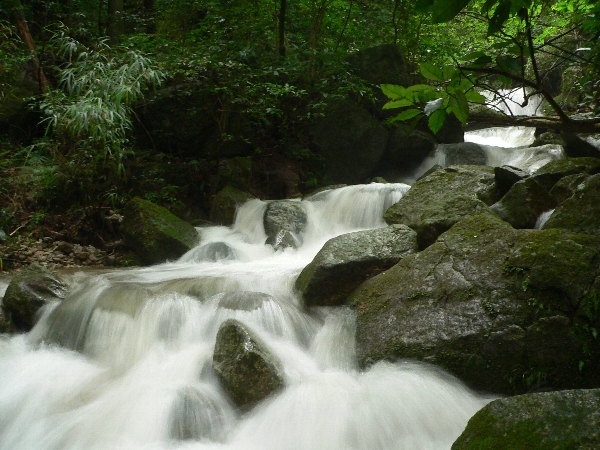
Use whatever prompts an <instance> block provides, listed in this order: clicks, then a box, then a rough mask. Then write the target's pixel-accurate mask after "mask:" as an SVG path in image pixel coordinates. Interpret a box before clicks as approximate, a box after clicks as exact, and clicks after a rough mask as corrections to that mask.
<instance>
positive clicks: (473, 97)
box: [465, 89, 487, 104]
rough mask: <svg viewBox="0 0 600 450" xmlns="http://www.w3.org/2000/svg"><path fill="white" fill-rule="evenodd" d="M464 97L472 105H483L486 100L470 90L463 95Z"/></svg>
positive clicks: (473, 90)
mask: <svg viewBox="0 0 600 450" xmlns="http://www.w3.org/2000/svg"><path fill="white" fill-rule="evenodd" d="M465 97H467V100H468V101H470V102H472V103H480V104H483V103H485V101H486V100H487V98H485V97H484V96H483V95H481V94H480V93H479V92H477V91H476V90H475V89H471V90H470V91H467V92H466V93H465Z"/></svg>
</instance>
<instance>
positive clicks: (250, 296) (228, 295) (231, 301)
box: [219, 291, 274, 311]
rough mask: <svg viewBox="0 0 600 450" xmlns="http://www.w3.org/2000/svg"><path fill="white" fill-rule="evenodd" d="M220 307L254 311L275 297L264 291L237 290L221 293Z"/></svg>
mask: <svg viewBox="0 0 600 450" xmlns="http://www.w3.org/2000/svg"><path fill="white" fill-rule="evenodd" d="M220 295H221V298H220V300H219V308H225V309H230V310H233V311H254V310H257V309H259V308H261V307H262V306H263V304H264V303H265V302H269V301H273V300H274V299H273V297H272V296H271V295H269V294H265V293H264V292H254V291H237V292H224V293H223V294H220Z"/></svg>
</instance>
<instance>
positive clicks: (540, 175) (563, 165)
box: [533, 157, 600, 191]
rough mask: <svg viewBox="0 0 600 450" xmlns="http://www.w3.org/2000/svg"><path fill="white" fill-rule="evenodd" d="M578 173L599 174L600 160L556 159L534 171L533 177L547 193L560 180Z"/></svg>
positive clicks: (590, 158) (584, 158)
mask: <svg viewBox="0 0 600 450" xmlns="http://www.w3.org/2000/svg"><path fill="white" fill-rule="evenodd" d="M578 173H588V174H590V175H593V174H596V173H600V158H592V157H581V158H565V159H556V160H554V161H550V162H549V163H547V164H546V165H544V166H542V167H540V168H539V169H538V170H536V172H535V173H534V174H533V177H534V178H535V179H536V180H537V181H538V183H540V184H541V185H542V186H543V187H544V188H545V189H546V190H548V191H549V190H550V189H552V187H553V186H554V185H555V184H556V182H557V181H558V180H560V179H561V178H564V177H566V176H567V175H573V174H578Z"/></svg>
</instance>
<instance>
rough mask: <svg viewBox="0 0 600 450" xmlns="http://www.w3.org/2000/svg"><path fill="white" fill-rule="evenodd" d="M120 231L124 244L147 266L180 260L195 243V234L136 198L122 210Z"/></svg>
mask: <svg viewBox="0 0 600 450" xmlns="http://www.w3.org/2000/svg"><path fill="white" fill-rule="evenodd" d="M123 216H124V218H123V222H122V223H121V227H120V230H121V232H122V233H123V235H124V237H125V243H126V244H127V246H128V247H130V248H131V249H132V250H134V251H135V252H136V254H137V255H138V256H139V257H140V261H141V262H142V264H146V265H150V264H157V263H162V262H165V261H167V260H173V259H177V258H179V257H180V256H181V255H183V254H184V253H185V252H187V251H188V250H190V249H192V248H193V247H194V246H195V245H196V244H197V242H198V232H197V231H196V229H195V228H194V227H193V226H192V225H190V224H189V223H187V222H185V221H183V220H181V219H180V218H178V217H176V216H175V215H173V214H171V213H170V212H169V211H168V210H167V209H165V208H163V207H162V206H158V205H156V204H154V203H152V202H149V201H147V200H143V199H141V198H139V197H134V198H133V199H131V200H130V201H129V202H128V203H127V204H126V205H125V208H124V209H123Z"/></svg>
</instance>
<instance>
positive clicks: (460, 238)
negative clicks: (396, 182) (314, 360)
mask: <svg viewBox="0 0 600 450" xmlns="http://www.w3.org/2000/svg"><path fill="white" fill-rule="evenodd" d="M599 275H600V238H597V237H595V236H589V235H585V234H575V233H571V232H569V231H566V230H559V229H554V230H546V231H539V230H515V229H513V228H512V227H511V226H510V225H508V224H507V223H506V222H503V221H501V220H500V219H499V218H497V217H495V216H493V215H491V214H488V215H479V216H473V217H469V218H467V219H464V220H462V221H461V222H458V223H457V224H456V225H454V226H453V227H452V228H451V229H450V230H449V231H447V232H446V233H444V234H443V235H441V236H440V237H439V239H438V240H437V241H436V243H434V244H433V245H431V246H430V247H429V248H427V249H426V250H424V251H422V252H420V253H417V254H413V255H409V256H407V257H406V258H404V259H403V260H401V261H400V262H399V263H398V264H396V265H395V266H393V267H392V268H390V269H388V270H387V271H385V272H384V273H381V274H379V275H377V276H375V277H373V278H371V279H370V280H367V281H366V282H365V283H363V284H362V285H361V286H360V287H359V288H358V289H356V290H355V291H354V292H353V293H352V295H351V296H350V298H349V300H348V301H349V303H350V304H351V305H353V306H354V307H355V308H356V310H357V332H356V351H357V357H358V360H359V363H360V364H361V365H362V366H368V365H370V364H372V363H374V362H376V361H378V360H382V359H387V360H395V359H397V358H411V359H417V360H421V361H426V362H429V363H432V364H436V365H439V366H441V367H443V368H445V369H446V370H449V371H450V372H452V373H454V374H455V375H456V376H458V377H459V378H461V379H462V380H464V381H465V382H467V383H468V384H470V385H471V386H473V387H475V388H477V389H481V390H485V391H491V392H501V393H507V394H514V393H523V392H527V391H530V390H531V389H539V388H541V387H544V388H549V387H550V388H555V389H568V388H579V387H593V386H600V345H599V343H598V341H597V340H596V339H595V338H594V333H593V332H592V331H591V329H590V327H592V328H594V329H597V327H598V326H600V314H599V313H598V309H597V307H596V306H594V305H597V302H598V300H597V298H598V291H600V282H599V280H600V278H599ZM589 308H591V311H590V310H589ZM592 311H593V312H592ZM585 330H587V331H585ZM581 362H584V363H585V364H584V365H583V366H582V365H581ZM580 369H581V370H580Z"/></svg>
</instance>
